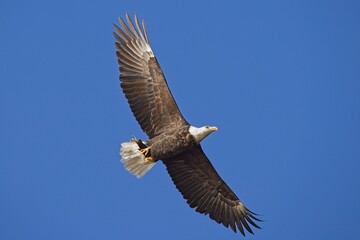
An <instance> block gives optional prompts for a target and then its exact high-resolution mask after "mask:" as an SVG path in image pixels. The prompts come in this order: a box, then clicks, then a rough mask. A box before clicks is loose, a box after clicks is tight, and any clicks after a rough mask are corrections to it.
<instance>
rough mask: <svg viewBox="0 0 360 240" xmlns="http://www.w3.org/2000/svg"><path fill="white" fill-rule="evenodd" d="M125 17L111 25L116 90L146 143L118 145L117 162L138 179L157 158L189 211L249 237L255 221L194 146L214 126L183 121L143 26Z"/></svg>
mask: <svg viewBox="0 0 360 240" xmlns="http://www.w3.org/2000/svg"><path fill="white" fill-rule="evenodd" d="M126 19H127V22H128V24H126V23H125V22H124V21H123V20H122V19H120V24H121V26H122V29H121V28H119V27H117V26H116V25H114V26H115V29H116V31H117V33H114V36H115V39H116V43H115V44H116V55H117V58H118V62H119V65H120V72H121V75H120V81H121V88H122V89H123V92H124V94H125V97H126V98H127V100H128V102H129V105H130V108H131V110H132V112H133V114H134V116H135V118H136V120H137V121H138V123H139V124H140V126H141V128H142V129H143V131H144V132H145V133H146V134H147V135H148V137H149V141H148V142H143V141H141V140H137V139H133V140H132V141H131V142H128V143H123V144H122V148H121V156H122V162H123V163H124V164H125V167H126V168H127V169H128V170H129V171H130V172H131V173H133V174H134V175H136V176H137V177H141V176H143V175H144V174H145V173H146V172H147V171H148V170H149V169H150V168H151V167H152V166H153V164H155V162H156V161H158V160H162V162H163V163H164V164H165V165H166V168H167V171H168V172H169V174H170V176H171V178H172V180H173V182H174V183H175V185H176V187H177V188H178V190H179V191H180V192H181V194H182V195H183V197H184V198H185V199H186V200H187V203H188V204H189V205H190V207H192V208H195V210H196V211H197V212H199V213H203V214H209V216H210V218H211V219H213V220H215V221H216V222H218V223H221V224H223V225H224V226H225V227H229V226H230V227H231V229H232V230H233V231H234V232H236V230H237V229H238V230H239V231H240V232H241V233H242V234H243V235H245V231H244V229H246V230H247V231H248V232H250V233H253V231H252V229H251V228H250V225H252V226H254V227H256V228H259V226H258V225H257V224H256V223H255V222H254V220H256V221H260V220H259V219H258V218H256V217H255V215H256V214H255V213H253V212H251V211H250V210H248V209H247V208H246V207H245V206H244V205H243V204H242V203H241V202H240V200H239V198H238V197H237V196H236V195H235V193H234V192H233V191H232V190H231V189H230V188H229V187H228V185H227V184H226V183H225V182H224V181H223V180H222V179H221V177H220V176H219V174H218V173H217V172H216V170H215V169H214V167H213V166H212V164H211V163H210V161H209V159H208V158H207V157H206V155H205V153H204V152H203V150H202V148H201V146H200V141H201V140H202V139H203V138H205V137H206V136H207V135H209V134H210V133H211V132H212V131H214V130H216V128H215V127H202V128H195V127H192V126H190V125H189V124H188V123H187V121H186V120H185V119H184V117H183V116H182V114H181V113H180V111H179V108H178V106H177V104H176V102H175V100H174V98H173V96H172V94H171V92H170V90H169V88H168V85H167V83H166V79H165V76H164V74H163V72H162V70H161V68H160V65H159V63H158V61H157V60H156V58H155V56H154V54H153V52H152V50H151V47H150V43H149V39H148V36H147V33H146V28H145V24H144V22H142V25H141V26H140V23H139V21H138V19H137V16H136V15H135V25H134V23H133V22H132V21H131V19H130V18H129V16H128V15H127V14H126Z"/></svg>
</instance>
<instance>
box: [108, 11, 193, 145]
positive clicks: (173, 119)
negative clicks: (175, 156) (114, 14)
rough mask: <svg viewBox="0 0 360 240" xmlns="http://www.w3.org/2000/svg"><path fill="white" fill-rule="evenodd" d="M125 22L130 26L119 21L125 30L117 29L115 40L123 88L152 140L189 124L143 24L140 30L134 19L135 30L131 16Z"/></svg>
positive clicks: (116, 27) (131, 106)
mask: <svg viewBox="0 0 360 240" xmlns="http://www.w3.org/2000/svg"><path fill="white" fill-rule="evenodd" d="M126 19H127V23H128V24H126V23H125V22H124V21H123V20H122V19H121V18H120V19H119V21H120V24H121V26H122V29H121V28H119V27H118V26H116V25H114V27H115V29H116V31H117V33H114V37H115V39H116V43H115V45H116V56H117V58H118V62H119V65H120V73H121V74H120V81H121V88H122V89H123V92H124V94H125V96H126V98H127V100H128V102H129V105H130V108H131V110H132V112H133V114H134V116H135V118H136V120H137V121H138V123H139V124H140V126H141V128H142V129H143V131H144V132H145V133H146V134H147V135H148V136H149V138H152V137H154V136H156V135H158V134H160V133H162V132H163V131H164V130H165V129H166V128H167V127H171V126H169V125H182V124H186V123H187V122H186V121H185V119H184V118H183V116H182V114H181V113H180V111H179V108H178V106H177V105H176V102H175V100H174V98H173V96H172V94H171V92H170V90H169V88H168V85H167V83H166V79H165V76H164V74H163V72H162V70H161V68H160V65H159V63H158V62H157V60H156V58H155V56H154V53H153V51H152V50H151V47H150V42H149V39H148V36H147V33H146V28H145V23H144V21H142V26H140V24H139V21H138V19H137V16H136V15H135V26H136V27H135V26H134V24H133V22H132V21H131V19H130V18H129V16H128V14H126Z"/></svg>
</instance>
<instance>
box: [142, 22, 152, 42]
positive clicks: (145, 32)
mask: <svg viewBox="0 0 360 240" xmlns="http://www.w3.org/2000/svg"><path fill="white" fill-rule="evenodd" d="M142 27H143V30H144V34H145V39H146V42H147V43H148V44H149V45H150V41H149V38H148V35H147V31H146V26H145V21H144V20H142Z"/></svg>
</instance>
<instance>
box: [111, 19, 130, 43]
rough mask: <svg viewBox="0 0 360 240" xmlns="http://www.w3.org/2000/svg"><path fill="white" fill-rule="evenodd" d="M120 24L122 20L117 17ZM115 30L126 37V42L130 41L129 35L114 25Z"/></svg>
mask: <svg viewBox="0 0 360 240" xmlns="http://www.w3.org/2000/svg"><path fill="white" fill-rule="evenodd" d="M119 22H120V24H121V23H122V22H123V20H122V19H121V18H120V17H119ZM115 29H116V31H117V32H118V33H119V34H120V35H121V36H122V37H123V39H126V42H128V41H131V38H130V36H131V35H130V36H128V35H127V34H126V33H125V32H124V31H123V30H122V29H121V28H119V27H118V26H116V25H115Z"/></svg>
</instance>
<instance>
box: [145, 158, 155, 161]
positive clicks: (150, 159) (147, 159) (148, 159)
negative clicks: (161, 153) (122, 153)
mask: <svg viewBox="0 0 360 240" xmlns="http://www.w3.org/2000/svg"><path fill="white" fill-rule="evenodd" d="M145 161H147V162H153V161H154V159H153V158H152V157H146V158H145Z"/></svg>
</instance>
